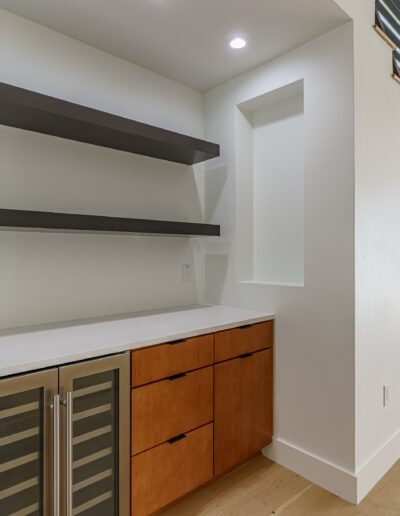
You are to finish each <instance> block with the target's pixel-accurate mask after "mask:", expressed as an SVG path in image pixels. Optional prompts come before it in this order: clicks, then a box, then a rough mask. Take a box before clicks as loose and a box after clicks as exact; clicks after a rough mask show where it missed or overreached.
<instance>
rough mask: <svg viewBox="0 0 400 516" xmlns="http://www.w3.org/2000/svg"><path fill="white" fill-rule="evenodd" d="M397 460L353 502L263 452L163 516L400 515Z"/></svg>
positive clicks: (185, 499) (171, 507) (171, 508)
mask: <svg viewBox="0 0 400 516" xmlns="http://www.w3.org/2000/svg"><path fill="white" fill-rule="evenodd" d="M399 484H400V461H399V462H398V463H396V464H395V465H394V466H393V468H392V469H391V470H390V471H389V472H388V473H387V474H386V475H385V477H384V478H383V479H382V480H381V481H380V482H379V483H378V484H377V486H375V488H374V489H373V490H372V491H371V493H370V494H369V495H368V496H367V497H366V498H365V499H364V500H363V501H362V502H361V504H360V505H358V506H355V505H352V504H350V503H347V502H346V501H344V500H342V499H341V498H339V497H338V496H335V495H334V494H332V493H330V492H328V491H326V490H325V489H322V488H321V487H318V486H316V485H314V484H312V483H311V482H309V481H308V480H305V479H304V478H302V477H300V476H299V475H296V474H295V473H293V472H291V471H289V470H287V469H286V468H284V467H282V466H280V465H278V464H275V463H273V462H271V461H269V460H268V459H266V458H264V457H263V456H261V455H260V456H257V457H255V458H254V459H252V460H251V461H249V462H247V463H246V464H244V465H243V466H241V467H240V468H237V469H236V470H234V471H232V472H231V473H228V474H227V475H225V476H223V477H222V478H220V479H218V480H216V481H214V482H212V483H210V484H209V485H207V486H205V487H204V488H202V489H200V490H199V491H197V492H195V493H192V494H191V495H189V496H187V497H186V498H184V499H182V500H181V501H179V502H177V503H176V504H174V505H172V506H170V507H169V508H167V509H165V510H164V511H162V512H161V514H162V515H163V516H399V515H400V489H399Z"/></svg>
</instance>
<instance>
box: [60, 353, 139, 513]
mask: <svg viewBox="0 0 400 516" xmlns="http://www.w3.org/2000/svg"><path fill="white" fill-rule="evenodd" d="M113 369H118V370H119V398H118V402H119V485H118V491H119V493H118V494H119V514H118V515H115V516H129V514H130V392H131V385H130V352H129V351H128V352H125V353H120V354H117V355H111V356H106V357H102V358H93V359H89V360H87V361H84V362H77V363H74V364H69V365H68V364H67V365H64V366H60V367H59V393H60V398H61V491H62V492H61V511H60V514H61V516H69V515H68V512H67V498H68V496H69V495H70V494H68V493H67V483H68V471H67V469H68V467H67V466H68V464H67V462H68V461H67V456H68V450H67V444H68V443H67V440H68V437H69V436H68V432H67V416H68V409H69V406H68V404H67V399H68V398H71V396H68V393H72V392H73V380H74V379H75V378H79V377H81V376H89V375H91V374H96V373H101V372H106V371H109V370H113ZM69 452H70V450H69ZM110 516H111V515H110ZM113 516H114V515H113Z"/></svg>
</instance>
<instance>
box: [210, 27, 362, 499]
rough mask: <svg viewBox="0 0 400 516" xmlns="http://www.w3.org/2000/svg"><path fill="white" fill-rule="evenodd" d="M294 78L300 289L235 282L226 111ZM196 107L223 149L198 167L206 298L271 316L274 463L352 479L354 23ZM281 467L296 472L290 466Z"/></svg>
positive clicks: (231, 123)
mask: <svg viewBox="0 0 400 516" xmlns="http://www.w3.org/2000/svg"><path fill="white" fill-rule="evenodd" d="M303 79H304V106H305V107H304V130H305V149H304V156H305V171H304V175H305V177H304V187H305V214H304V221H305V286H304V287H297V288H296V287H283V286H268V285H261V284H249V283H243V282H242V283H241V282H240V281H238V277H237V274H236V265H237V264H236V251H235V249H236V244H237V241H236V239H237V227H236V203H235V199H236V191H235V186H236V182H235V173H236V166H237V165H240V164H238V163H236V161H235V134H234V128H235V107H236V105H237V104H240V103H242V102H245V101H247V100H249V99H251V98H254V97H257V96H259V95H263V94H265V93H266V92H268V91H272V90H275V89H277V88H280V87H282V86H284V85H286V84H290V83H293V82H295V81H301V80H303ZM205 105H206V131H207V137H208V138H211V139H213V140H216V141H218V142H219V143H221V145H222V156H221V158H220V159H219V160H216V161H215V162H213V163H212V164H211V165H209V166H208V167H207V175H206V182H205V191H206V212H207V213H206V214H207V217H209V218H210V220H211V221H213V222H217V221H218V222H220V223H222V231H223V233H222V240H221V243H220V244H218V245H217V244H215V245H210V246H208V247H207V248H206V250H207V256H206V294H207V300H208V301H210V302H216V303H218V302H222V303H226V304H231V305H236V306H247V307H253V308H258V309H263V310H268V311H273V312H276V313H277V320H276V344H275V425H274V435H275V447H276V450H277V451H276V452H273V453H275V455H274V457H275V458H276V459H277V460H278V461H281V462H285V460H284V456H283V455H284V452H282V453H281V452H280V451H279V450H283V449H290V450H294V451H296V452H299V453H300V454H302V455H303V456H304V457H305V456H307V457H309V458H311V457H312V458H313V460H314V459H316V460H317V461H319V462H320V463H322V464H325V465H326V466H327V467H329V468H331V467H332V468H333V469H335V471H340V472H343V473H344V474H345V475H347V474H348V475H349V476H351V473H352V472H353V471H354V465H355V449H354V431H355V430H354V424H355V423H354V419H355V418H354V403H355V402H354V368H355V362H354V145H353V27H352V24H351V23H348V24H346V25H344V26H342V27H339V28H338V29H336V30H334V31H332V32H329V33H328V34H326V35H324V36H322V37H320V38H318V39H316V40H313V41H310V42H309V43H307V44H305V45H303V46H301V47H299V48H297V49H295V50H293V51H291V52H289V53H287V54H285V55H283V56H281V57H279V58H277V59H275V60H273V61H271V62H269V63H267V64H265V65H263V66H261V67H259V68H257V69H255V70H253V71H251V72H249V73H246V74H244V75H241V76H240V77H238V78H236V79H234V80H232V81H230V82H228V83H226V84H224V85H222V86H220V87H218V88H216V89H214V90H212V91H210V92H208V93H207V94H206V98H205ZM267 453H270V452H268V451H267ZM286 463H287V465H289V466H290V467H293V469H296V465H295V464H294V462H292V463H290V461H286ZM298 469H299V468H298ZM300 469H301V468H300ZM302 473H303V474H305V470H304V468H303V470H302ZM311 476H312V475H311ZM314 476H315V475H314ZM313 480H315V481H317V482H319V483H322V484H325V485H326V486H327V487H330V488H331V489H332V490H335V489H336V491H337V492H340V493H341V494H342V495H343V496H346V493H344V491H343V489H342V491H341V490H340V486H339V487H337V486H335V485H334V481H332V482H330V484H329V481H328V480H327V479H326V478H325V479H324V478H322V476H320V478H313ZM328 484H329V485H328ZM348 497H349V498H350V497H351V496H350V495H348Z"/></svg>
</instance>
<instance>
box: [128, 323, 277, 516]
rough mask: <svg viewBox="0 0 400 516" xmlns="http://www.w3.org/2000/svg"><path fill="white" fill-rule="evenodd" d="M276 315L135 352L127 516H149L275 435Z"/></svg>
mask: <svg viewBox="0 0 400 516" xmlns="http://www.w3.org/2000/svg"><path fill="white" fill-rule="evenodd" d="M272 343H273V322H272V321H268V322H265V323H258V324H253V325H247V326H245V327H241V328H234V329H231V330H226V331H221V332H218V333H215V334H211V335H203V336H200V337H194V338H190V339H185V340H181V341H177V342H174V343H169V344H161V345H159V346H154V347H149V348H144V349H138V350H135V351H133V352H132V392H131V402H132V404H131V417H132V431H131V437H132V440H131V467H132V472H131V481H132V490H131V497H132V509H131V510H132V516H147V515H149V514H151V513H153V512H155V511H158V510H160V509H162V508H163V507H164V506H165V505H168V504H169V503H171V502H173V501H175V500H176V499H178V498H179V497H181V496H183V495H184V494H186V493H188V492H189V491H192V490H193V489H196V488H198V487H200V486H201V485H202V484H204V483H206V482H208V481H209V480H211V479H212V478H213V477H214V476H217V475H220V474H222V473H225V472H226V471H228V470H229V469H231V468H233V467H234V466H235V465H237V464H240V463H241V462H243V461H245V460H246V459H248V458H250V457H252V456H253V455H255V454H256V453H258V452H259V451H260V450H261V449H262V448H263V447H264V446H265V445H267V444H269V443H270V442H271V440H272Z"/></svg>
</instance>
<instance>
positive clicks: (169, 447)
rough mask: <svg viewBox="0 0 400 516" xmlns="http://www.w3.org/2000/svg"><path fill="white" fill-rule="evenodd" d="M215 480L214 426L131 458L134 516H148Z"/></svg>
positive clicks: (200, 429)
mask: <svg viewBox="0 0 400 516" xmlns="http://www.w3.org/2000/svg"><path fill="white" fill-rule="evenodd" d="M212 477H213V425H212V424H209V425H207V426H203V427H201V428H199V429H197V430H194V431H193V432H189V433H188V434H186V435H183V436H180V438H178V439H176V440H173V441H170V442H166V443H165V444H161V445H160V446H156V447H155V448H152V449H151V450H148V451H145V452H143V453H140V454H139V455H136V456H135V457H133V458H132V474H131V479H132V491H131V492H132V516H147V515H148V514H151V513H153V512H154V511H157V510H159V509H161V508H162V507H164V506H165V505H167V504H169V503H171V502H172V501H174V500H176V499H177V498H179V497H181V496H183V495H184V494H186V493H188V492H189V491H192V490H193V489H195V488H196V487H198V486H200V485H202V484H204V483H206V482H208V481H209V480H211V479H212Z"/></svg>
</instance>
